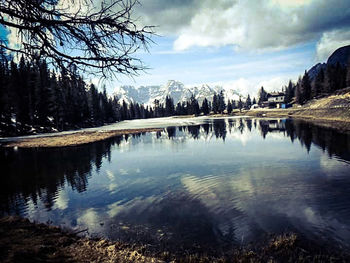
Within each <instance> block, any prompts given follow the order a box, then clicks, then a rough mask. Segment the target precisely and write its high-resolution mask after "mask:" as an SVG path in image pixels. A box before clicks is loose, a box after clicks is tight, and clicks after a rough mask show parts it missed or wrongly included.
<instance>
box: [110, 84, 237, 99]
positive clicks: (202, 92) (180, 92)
mask: <svg viewBox="0 0 350 263" xmlns="http://www.w3.org/2000/svg"><path fill="white" fill-rule="evenodd" d="M221 90H222V91H223V92H224V95H225V98H226V100H228V99H230V100H232V99H233V100H238V99H239V97H240V96H241V94H239V93H238V92H237V91H235V90H234V89H223V88H222V87H220V86H214V87H211V86H209V85H207V84H202V85H201V86H185V85H184V84H183V83H181V82H179V81H176V80H169V81H168V82H167V83H166V84H165V85H159V86H141V87H134V86H120V87H117V88H115V90H114V93H113V95H116V96H117V97H118V98H119V101H122V100H125V101H126V102H127V103H130V102H137V103H140V104H145V105H152V104H153V103H154V100H156V99H157V100H159V102H160V103H164V102H165V98H166V96H170V97H171V98H173V99H174V103H175V104H176V103H178V102H179V101H180V102H182V101H187V100H188V99H189V98H190V97H191V96H192V95H194V97H195V98H196V99H197V100H198V102H199V103H200V104H201V103H202V101H203V100H204V98H207V99H208V100H209V101H211V100H212V98H213V96H214V94H215V93H219V92H220V91H221ZM243 98H244V97H243V96H242V99H243Z"/></svg>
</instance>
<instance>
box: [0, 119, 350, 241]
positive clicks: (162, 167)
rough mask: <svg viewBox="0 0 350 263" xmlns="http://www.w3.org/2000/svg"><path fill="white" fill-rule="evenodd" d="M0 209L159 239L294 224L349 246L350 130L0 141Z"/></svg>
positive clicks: (189, 130)
mask: <svg viewBox="0 0 350 263" xmlns="http://www.w3.org/2000/svg"><path fill="white" fill-rule="evenodd" d="M0 161H1V168H2V172H1V184H0V190H1V192H0V193H1V198H0V214H19V215H22V216H26V217H28V218H30V219H31V220H35V221H40V222H49V223H52V224H54V225H60V226H63V227H68V228H71V229H74V230H76V231H79V230H83V229H88V232H87V233H88V234H89V235H90V236H99V237H107V238H110V239H113V240H122V241H127V242H137V243H147V244H154V245H157V246H159V245H160V244H161V246H163V247H164V246H175V247H178V246H180V245H181V247H182V248H186V247H193V246H202V247H203V246H207V245H209V246H211V247H215V246H221V245H222V244H228V243H229V244H235V245H245V244H247V243H249V242H253V241H256V240H259V239H263V238H265V237H266V236H267V235H268V234H270V233H273V234H278V233H284V232H296V233H299V234H301V235H303V236H305V237H307V238H310V239H312V240H315V241H317V242H321V243H324V244H332V245H336V246H338V247H349V246H350V135H348V134H341V133H339V132H336V131H334V130H331V129H325V128H320V127H317V126H314V125H311V124H309V123H306V122H300V121H298V122H297V121H295V122H292V121H291V120H283V119H271V120H266V119H247V118H232V119H222V120H220V119H216V120H209V119H208V120H206V121H205V120H204V121H203V124H201V125H194V126H184V127H169V128H166V129H164V131H163V132H158V133H145V134H138V135H135V136H126V137H115V138H112V139H108V140H105V141H102V142H96V143H92V144H89V145H85V146H77V147H68V148H58V149H18V150H14V149H6V150H4V149H2V150H0Z"/></svg>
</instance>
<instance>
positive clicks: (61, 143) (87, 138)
mask: <svg viewBox="0 0 350 263" xmlns="http://www.w3.org/2000/svg"><path fill="white" fill-rule="evenodd" d="M227 116H251V117H267V118H295V119H303V120H307V121H310V122H313V123H314V124H316V125H320V126H324V127H330V128H335V129H338V130H340V131H346V132H349V131H350V88H347V89H344V90H340V91H338V92H337V93H335V94H332V95H330V96H327V97H323V98H318V99H314V100H311V101H310V102H308V103H307V104H305V105H303V106H296V105H295V106H294V107H293V108H289V109H265V108H264V109H254V110H248V111H237V110H236V111H234V112H233V113H232V114H231V115H222V114H216V115H210V116H209V117H227ZM188 117H191V118H192V117H194V116H175V117H174V118H188ZM161 130H162V129H157V128H137V129H124V130H112V131H103V132H99V131H81V132H76V133H73V134H58V135H53V136H49V137H28V138H25V139H18V140H15V141H8V142H6V141H5V142H3V143H1V144H0V146H1V147H21V148H33V147H65V146H75V145H81V144H87V143H91V142H96V141H100V140H105V139H108V138H111V137H114V136H118V135H126V134H136V133H141V132H153V131H161Z"/></svg>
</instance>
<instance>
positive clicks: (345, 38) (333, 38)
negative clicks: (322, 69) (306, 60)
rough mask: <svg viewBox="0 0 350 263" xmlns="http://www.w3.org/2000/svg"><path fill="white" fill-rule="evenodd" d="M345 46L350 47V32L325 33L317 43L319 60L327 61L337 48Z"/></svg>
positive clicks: (335, 31) (334, 31)
mask: <svg viewBox="0 0 350 263" xmlns="http://www.w3.org/2000/svg"><path fill="white" fill-rule="evenodd" d="M345 45H350V30H333V31H331V32H325V33H323V34H322V37H321V39H320V40H319V42H318V43H317V48H316V52H317V59H318V60H319V61H325V60H327V58H328V57H329V56H330V55H331V54H332V53H333V52H334V51H335V50H336V49H337V48H339V47H341V46H345Z"/></svg>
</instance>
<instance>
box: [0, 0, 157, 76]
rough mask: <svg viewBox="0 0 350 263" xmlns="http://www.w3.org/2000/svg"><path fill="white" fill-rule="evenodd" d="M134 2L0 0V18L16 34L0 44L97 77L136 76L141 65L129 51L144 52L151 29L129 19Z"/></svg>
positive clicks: (13, 51)
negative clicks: (16, 39) (140, 50)
mask: <svg viewBox="0 0 350 263" xmlns="http://www.w3.org/2000/svg"><path fill="white" fill-rule="evenodd" d="M97 2H98V3H99V4H98V5H97V4H96V3H97ZM64 4H65V5H64ZM135 4H137V0H100V1H93V0H0V23H1V24H2V25H3V26H5V27H6V28H7V29H9V30H11V31H13V32H17V37H18V39H19V41H18V43H17V44H14V43H8V42H4V41H3V42H2V43H0V46H1V48H4V49H5V50H8V51H9V52H12V53H16V54H24V55H26V56H27V57H29V58H31V59H41V58H46V59H47V60H48V62H51V63H52V64H53V65H54V66H56V67H57V66H58V67H61V68H64V69H65V70H68V71H69V68H71V66H74V68H75V69H77V70H79V71H82V72H87V73H90V74H97V75H101V76H103V77H109V76H115V74H116V73H120V74H127V75H137V74H138V72H140V71H143V70H144V69H145V66H144V65H143V63H142V61H141V60H140V59H138V58H136V57H135V53H136V52H137V51H138V50H139V49H143V50H146V51H148V45H149V44H150V43H151V42H152V40H151V37H152V35H153V34H154V32H153V27H151V26H145V27H141V28H139V27H138V26H137V24H136V22H137V21H135V20H134V19H132V17H131V16H132V10H133V7H134V5H135Z"/></svg>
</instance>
